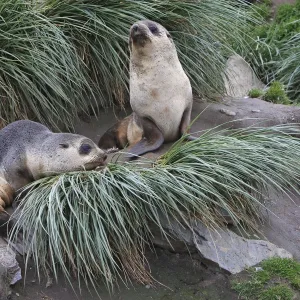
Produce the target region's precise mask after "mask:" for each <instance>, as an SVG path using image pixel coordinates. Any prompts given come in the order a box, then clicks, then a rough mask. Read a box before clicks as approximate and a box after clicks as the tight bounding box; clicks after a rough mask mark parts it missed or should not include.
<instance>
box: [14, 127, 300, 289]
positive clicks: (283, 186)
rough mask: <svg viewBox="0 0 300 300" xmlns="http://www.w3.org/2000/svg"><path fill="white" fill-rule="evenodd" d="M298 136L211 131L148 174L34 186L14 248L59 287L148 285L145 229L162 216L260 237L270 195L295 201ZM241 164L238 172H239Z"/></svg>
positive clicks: (133, 168) (125, 170)
mask: <svg viewBox="0 0 300 300" xmlns="http://www.w3.org/2000/svg"><path fill="white" fill-rule="evenodd" d="M289 133H294V134H296V135H298V134H300V131H299V129H298V128H297V127H295V126H292V125H282V126H275V127H271V128H248V129H243V130H224V131H214V130H208V131H206V132H204V133H203V135H201V137H200V138H198V139H196V140H194V141H191V142H188V143H184V142H183V140H180V141H178V142H177V143H175V144H174V145H173V147H172V148H171V149H170V150H169V151H168V152H167V153H165V154H164V155H163V156H161V157H160V158H159V159H158V160H157V161H156V162H154V163H153V166H152V168H144V167H142V165H140V164H138V163H125V164H123V165H121V164H109V165H108V166H107V167H106V168H105V169H104V170H103V171H101V172H99V171H89V172H87V171H85V172H84V171H83V172H73V173H68V174H62V175H60V176H53V177H48V178H43V179H40V180H38V181H36V182H34V183H32V184H30V185H29V186H27V187H26V188H25V194H24V195H23V196H24V197H23V200H22V202H21V205H20V206H19V207H18V209H17V212H16V214H17V216H18V218H17V221H16V224H15V226H14V228H13V230H12V232H11V235H10V239H11V240H12V241H14V240H15V239H16V238H17V236H18V234H22V236H23V241H24V246H25V249H27V258H26V259H27V260H28V258H29V257H30V256H32V257H33V259H34V261H35V263H36V266H37V268H38V270H40V269H45V268H48V269H50V270H51V271H52V272H53V274H54V276H55V277H56V278H57V274H58V271H59V270H62V272H63V274H64V275H65V276H66V277H67V279H68V280H69V281H70V282H72V278H73V277H74V276H75V277H76V278H77V279H78V280H79V285H80V282H81V281H82V280H83V281H84V282H85V283H86V284H87V285H88V284H91V285H92V286H94V287H95V286H96V283H97V281H98V280H99V278H102V279H103V280H104V282H105V283H106V284H107V286H108V287H110V288H112V287H113V286H115V285H116V282H117V280H118V279H119V280H120V279H121V280H125V281H126V282H127V281H128V280H131V279H132V278H133V279H135V280H137V281H139V282H142V283H149V282H152V280H153V278H152V277H151V275H150V273H149V272H148V267H147V264H146V260H145V257H144V248H145V247H146V246H147V245H149V244H150V245H151V235H152V234H151V230H150V226H149V225H150V224H151V223H154V224H156V225H157V226H158V227H159V228H160V230H161V232H162V234H163V235H164V236H166V237H167V236H168V234H167V232H166V231H165V229H164V227H163V226H162V224H161V221H160V220H161V219H160V216H161V214H163V215H164V216H165V217H167V218H169V219H171V218H172V219H173V220H176V221H178V222H180V223H182V225H183V226H186V227H190V224H191V223H190V222H192V220H194V219H195V218H197V219H198V220H200V221H202V222H203V223H204V224H205V225H206V226H208V227H209V228H211V229H216V228H218V227H219V226H221V225H222V224H223V223H224V222H225V220H224V217H223V215H222V214H221V213H220V211H226V213H227V214H229V215H230V217H231V218H232V220H233V222H234V223H235V224H236V225H237V226H238V227H239V228H240V229H241V230H242V229H246V228H254V229H255V228H256V226H257V223H258V220H259V217H260V210H259V208H260V206H261V205H263V199H265V196H266V190H267V188H270V187H272V188H274V189H275V190H277V191H278V192H285V191H286V190H287V189H289V190H293V191H294V192H295V193H298V189H297V187H298V178H299V176H300V140H299V139H297V138H293V137H291V136H290V135H289ZM237 161H238V163H237Z"/></svg>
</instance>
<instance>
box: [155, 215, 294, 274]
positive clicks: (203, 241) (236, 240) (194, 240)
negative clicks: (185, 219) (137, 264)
mask: <svg viewBox="0 0 300 300" xmlns="http://www.w3.org/2000/svg"><path fill="white" fill-rule="evenodd" d="M161 222H162V226H163V227H164V228H165V230H166V231H167V232H168V233H169V234H170V235H171V237H173V238H175V240H179V241H182V242H184V243H185V244H186V245H188V246H190V247H191V246H193V247H195V248H196V249H197V250H198V253H199V254H200V256H201V257H203V258H204V259H205V260H206V261H210V262H212V263H215V264H217V265H218V266H219V267H221V268H222V269H224V270H226V271H228V272H230V273H231V274H236V273H239V272H241V271H243V270H244V269H246V268H248V267H252V266H254V265H256V264H258V263H260V262H261V261H263V260H265V259H268V258H270V257H282V258H292V257H293V256H292V254H291V253H289V252H288V251H286V250H285V249H282V248H279V247H277V246H276V245H274V244H272V243H270V242H268V241H264V240H254V239H246V238H243V237H241V236H239V235H237V234H235V233H234V232H232V231H230V230H228V229H226V228H224V229H219V230H211V229H208V228H207V227H206V226H205V225H204V224H203V223H201V222H199V221H195V222H194V223H193V224H192V225H191V229H189V228H186V227H183V226H182V225H181V224H178V222H176V221H172V220H171V221H170V222H169V221H168V220H167V219H166V218H165V217H163V216H161ZM157 240H158V238H157V237H156V239H155V240H154V242H155V243H156V244H157ZM170 241H171V242H172V239H170ZM159 245H160V246H161V245H162V242H160V243H159ZM172 245H174V243H172ZM175 245H178V243H177V244H175ZM174 250H175V251H176V249H174Z"/></svg>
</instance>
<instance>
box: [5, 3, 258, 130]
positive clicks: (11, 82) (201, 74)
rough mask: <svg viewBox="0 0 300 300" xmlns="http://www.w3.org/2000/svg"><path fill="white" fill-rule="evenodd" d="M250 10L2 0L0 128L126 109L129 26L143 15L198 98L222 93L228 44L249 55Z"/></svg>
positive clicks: (216, 5) (241, 6) (230, 5)
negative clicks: (155, 25) (164, 33)
mask: <svg viewBox="0 0 300 300" xmlns="http://www.w3.org/2000/svg"><path fill="white" fill-rule="evenodd" d="M247 7H248V5H246V3H245V2H244V1H242V0H238V1H237V0H229V1H228V0H215V1H210V0H203V1H188V0H185V1H181V0H172V1H169V0H163V1H154V0H143V1H134V0H126V1H119V0H110V1H107V0H89V1H87V0H70V1H60V0H45V1H30V2H29V1H22V0H16V1H14V0H0V12H1V18H2V21H3V22H1V23H0V31H1V35H0V62H1V64H0V65H1V67H0V81H1V90H0V97H1V101H0V111H1V115H0V122H1V123H0V125H1V126H4V125H5V124H7V123H9V122H12V121H14V120H17V119H22V118H30V119H33V118H34V119H36V120H38V121H39V122H41V123H46V124H48V125H51V126H53V127H58V124H57V123H58V121H60V122H61V120H64V122H63V123H64V124H63V125H68V126H72V124H73V123H74V119H75V116H76V114H77V112H78V111H79V112H87V111H88V109H89V108H90V107H92V108H94V110H95V111H96V112H97V109H98V108H100V107H107V106H112V105H113V104H117V105H123V104H124V103H125V102H126V100H128V99H127V98H128V60H129V55H128V54H129V52H128V35H129V28H130V26H131V25H132V24H133V23H134V22H136V21H137V20H140V19H144V18H148V19H152V20H154V21H157V22H159V23H161V24H162V25H164V26H165V27H166V28H167V29H168V30H169V31H170V33H171V35H172V37H173V38H174V42H175V44H176V47H177V49H178V55H179V58H180V60H181V62H182V64H183V67H184V69H185V71H186V72H187V74H188V75H189V77H190V79H191V82H192V85H193V88H194V91H195V94H196V95H199V96H201V97H202V96H203V97H204V96H207V97H212V95H213V94H220V93H223V92H224V90H225V89H224V82H223V77H222V73H223V71H224V67H225V63H226V55H230V54H231V53H233V49H232V46H231V43H232V42H234V43H235V44H237V45H239V47H240V48H243V49H245V52H247V49H248V46H247V45H246V44H245V43H244V32H243V29H242V28H244V27H245V26H246V25H247V24H248V23H251V24H252V23H257V22H259V20H258V17H256V16H255V15H253V14H252V13H250V11H249V10H248V9H247ZM249 26H250V25H249ZM224 53H226V54H224Z"/></svg>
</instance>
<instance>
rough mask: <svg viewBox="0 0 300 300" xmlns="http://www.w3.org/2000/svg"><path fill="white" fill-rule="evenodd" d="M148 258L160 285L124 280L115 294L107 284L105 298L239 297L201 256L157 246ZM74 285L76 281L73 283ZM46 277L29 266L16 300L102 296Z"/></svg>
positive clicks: (101, 292)
mask: <svg viewBox="0 0 300 300" xmlns="http://www.w3.org/2000/svg"><path fill="white" fill-rule="evenodd" d="M147 258H148V259H149V263H150V266H151V271H152V274H153V276H154V278H155V279H156V280H158V281H159V282H160V283H162V284H163V285H160V284H156V286H155V287H149V286H144V285H139V284H134V285H129V286H128V287H126V286H125V285H124V284H122V283H120V287H119V289H117V290H116V291H115V292H114V293H113V294H112V295H110V294H109V292H108V291H107V290H106V288H105V286H104V285H103V284H100V285H99V288H98V289H97V291H98V293H99V296H100V297H101V299H102V300H150V299H155V300H196V299H197V300H236V299H238V296H237V294H236V293H235V292H233V291H231V290H230V285H229V276H228V275H226V274H225V273H224V272H222V271H221V270H218V269H212V268H208V267H207V266H206V265H204V264H203V263H201V262H200V261H199V257H198V255H196V256H194V257H193V255H191V256H190V255H189V254H175V253H171V252H169V251H167V250H163V249H156V253H154V252H150V251H148V253H147ZM73 284H74V287H75V286H76V281H74V282H73ZM45 285H46V279H45V278H42V280H41V284H39V283H38V278H37V276H36V273H35V270H34V268H33V267H31V268H29V270H28V274H27V277H26V283H25V288H24V286H23V283H22V282H19V283H17V284H16V286H15V287H14V288H13V294H12V298H11V299H12V300H17V299H19V300H42V299H43V300H74V299H84V300H93V299H99V297H98V296H97V294H96V293H95V292H94V291H93V290H92V289H91V292H89V291H88V289H87V288H86V287H85V286H84V285H83V286H82V291H81V294H80V292H79V291H78V289H76V293H77V296H76V294H75V293H74V291H73V290H72V288H71V287H70V285H69V284H68V283H67V282H66V281H65V280H64V279H63V278H60V279H59V280H58V284H56V283H54V284H53V285H52V286H51V287H49V288H46V287H45Z"/></svg>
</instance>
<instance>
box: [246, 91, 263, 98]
mask: <svg viewBox="0 0 300 300" xmlns="http://www.w3.org/2000/svg"><path fill="white" fill-rule="evenodd" d="M263 94H264V91H263V90H261V89H252V90H250V91H249V93H248V96H249V97H250V98H259V97H261V96H262V95H263Z"/></svg>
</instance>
